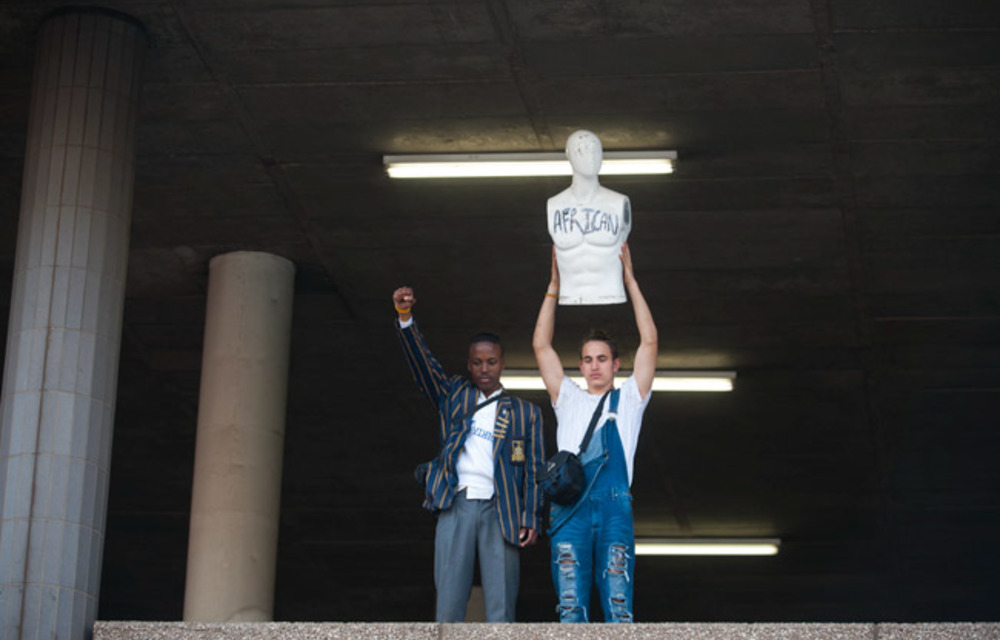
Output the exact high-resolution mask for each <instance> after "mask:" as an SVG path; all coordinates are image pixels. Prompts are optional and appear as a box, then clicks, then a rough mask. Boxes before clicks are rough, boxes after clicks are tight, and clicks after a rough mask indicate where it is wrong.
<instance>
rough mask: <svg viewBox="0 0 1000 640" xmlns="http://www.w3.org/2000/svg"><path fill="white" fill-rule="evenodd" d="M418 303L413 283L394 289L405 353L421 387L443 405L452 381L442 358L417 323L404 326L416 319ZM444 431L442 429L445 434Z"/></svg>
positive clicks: (434, 400) (415, 379) (394, 302)
mask: <svg viewBox="0 0 1000 640" xmlns="http://www.w3.org/2000/svg"><path fill="white" fill-rule="evenodd" d="M416 303H417V298H416V296H415V295H414V294H413V289H411V288H410V287H400V288H398V289H396V290H395V291H393V292H392V304H393V306H394V307H395V308H396V313H397V314H399V323H398V325H397V326H398V327H399V341H400V344H401V345H402V347H403V355H404V356H406V364H407V365H408V366H409V367H410V373H411V374H413V380H414V381H415V382H416V383H417V387H419V388H420V390H421V391H422V392H423V393H424V395H426V396H427V397H428V398H430V399H431V401H433V402H434V404H435V405H436V406H440V405H441V402H442V401H443V399H444V397H445V396H446V395H447V394H448V392H449V390H450V388H451V387H450V381H449V378H448V375H447V374H446V373H445V371H444V367H442V366H441V363H440V362H438V360H437V358H435V357H434V354H433V353H431V350H430V347H428V346H427V342H426V341H425V340H424V336H423V335H422V334H421V333H420V331H419V330H418V329H417V326H416V324H410V325H408V326H406V327H403V325H404V324H406V323H407V322H409V321H411V320H412V319H413V305H415V304H416ZM443 437H444V433H443V432H442V438H443Z"/></svg>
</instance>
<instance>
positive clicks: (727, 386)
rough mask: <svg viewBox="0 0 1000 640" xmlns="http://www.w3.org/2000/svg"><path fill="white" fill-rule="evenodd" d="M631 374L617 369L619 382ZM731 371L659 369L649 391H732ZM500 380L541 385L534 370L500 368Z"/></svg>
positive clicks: (508, 384)
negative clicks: (651, 389)
mask: <svg viewBox="0 0 1000 640" xmlns="http://www.w3.org/2000/svg"><path fill="white" fill-rule="evenodd" d="M565 373H566V375H568V376H569V377H570V379H572V380H573V381H575V382H576V383H577V384H578V385H580V386H581V387H586V383H585V382H584V380H583V378H582V377H581V376H580V375H579V373H578V372H577V371H576V370H575V369H572V370H567V371H566V372H565ZM630 375H632V372H631V371H625V370H622V371H619V372H618V375H617V376H616V378H615V379H616V380H618V382H619V383H621V382H622V381H624V380H625V379H626V378H628V377H629V376H630ZM735 379H736V372H735V371H668V370H660V371H657V372H656V375H655V377H654V378H653V391H732V390H733V380H735ZM500 382H501V384H503V386H504V388H505V389H511V390H522V391H531V390H544V389H545V384H544V383H543V382H542V378H541V376H540V375H539V374H538V370H537V369H504V372H503V374H502V375H501V376H500Z"/></svg>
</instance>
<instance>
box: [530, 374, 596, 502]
mask: <svg viewBox="0 0 1000 640" xmlns="http://www.w3.org/2000/svg"><path fill="white" fill-rule="evenodd" d="M609 393H611V391H610V390H608V391H607V392H606V393H605V394H604V395H603V396H601V401H600V402H598V403H597V409H595V410H594V415H593V416H591V418H590V425H589V426H588V427H587V435H585V436H583V442H581V443H580V452H579V453H573V452H572V451H559V452H557V453H556V454H555V455H554V456H552V457H551V458H549V459H548V460H546V461H545V465H544V466H543V467H542V468H541V469H539V470H538V480H537V481H538V486H539V487H541V488H542V493H544V494H545V495H546V497H548V499H549V500H550V501H552V502H555V503H556V504H561V505H570V504H573V503H574V502H576V501H577V500H579V499H580V496H581V495H583V488H584V485H585V484H586V482H587V479H586V476H585V474H584V473H583V463H582V462H580V458H581V457H583V452H584V451H586V450H587V446H588V445H589V444H590V438H591V437H592V436H593V435H594V427H596V426H597V420H598V418H600V417H601V409H603V408H604V401H605V400H606V399H607V397H608V394H609Z"/></svg>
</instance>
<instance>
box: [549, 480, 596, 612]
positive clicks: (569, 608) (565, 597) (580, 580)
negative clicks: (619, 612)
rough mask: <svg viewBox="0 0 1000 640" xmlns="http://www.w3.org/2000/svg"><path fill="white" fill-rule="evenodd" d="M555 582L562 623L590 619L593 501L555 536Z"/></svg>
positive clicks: (557, 608)
mask: <svg viewBox="0 0 1000 640" xmlns="http://www.w3.org/2000/svg"><path fill="white" fill-rule="evenodd" d="M551 550H552V584H554V585H555V587H556V595H557V596H558V597H559V605H558V606H557V607H556V611H557V612H558V613H559V622H587V621H588V616H587V609H588V607H589V605H590V587H591V585H592V583H593V576H594V543H593V533H592V531H591V510H590V505H589V502H588V501H586V499H585V502H584V504H581V505H580V507H579V508H578V509H577V511H576V513H574V514H573V516H572V517H571V518H570V519H569V520H568V521H566V523H565V524H563V525H562V526H560V527H559V529H557V530H556V532H555V533H553V534H552V538H551Z"/></svg>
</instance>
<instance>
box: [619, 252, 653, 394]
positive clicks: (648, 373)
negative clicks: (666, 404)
mask: <svg viewBox="0 0 1000 640" xmlns="http://www.w3.org/2000/svg"><path fill="white" fill-rule="evenodd" d="M621 260H622V267H623V277H624V281H625V288H626V289H627V290H628V297H629V298H631V299H632V312H633V313H634V314H635V324H636V327H637V328H638V329H639V348H638V349H637V350H636V352H635V362H634V363H633V365H632V375H633V376H635V382H636V384H637V385H638V387H639V394H640V395H641V396H642V397H643V398H645V397H646V394H648V393H649V390H650V389H652V388H653V377H654V376H655V375H656V351H657V347H658V340H659V338H658V337H657V332H656V323H654V322H653V314H652V313H651V312H650V311H649V305H648V304H646V299H645V298H644V297H643V296H642V291H640V290H639V283H638V282H637V281H636V279H635V273H634V271H633V270H632V254H631V253H630V252H629V248H628V243H626V244H625V245H624V246H622V253H621Z"/></svg>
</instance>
